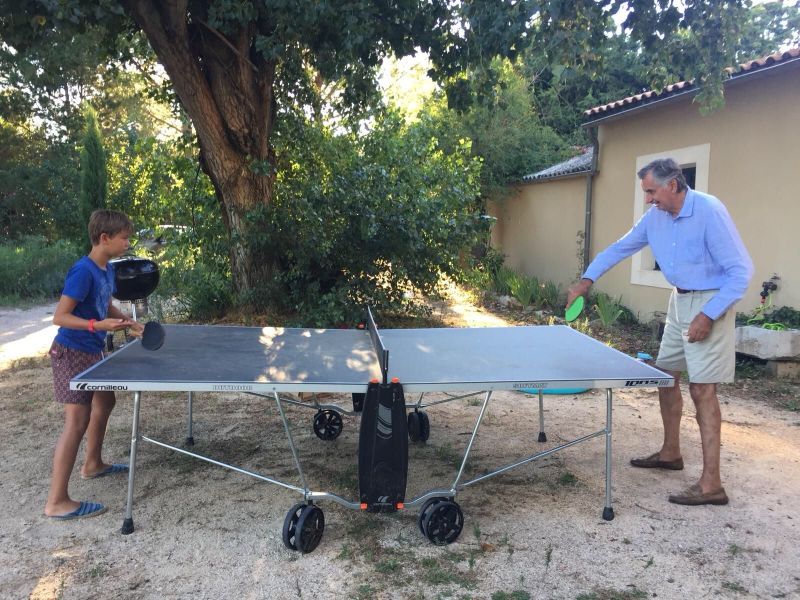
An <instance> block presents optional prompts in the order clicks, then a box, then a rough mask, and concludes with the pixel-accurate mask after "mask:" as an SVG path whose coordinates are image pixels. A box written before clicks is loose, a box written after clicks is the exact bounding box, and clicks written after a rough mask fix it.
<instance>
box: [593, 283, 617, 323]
mask: <svg viewBox="0 0 800 600" xmlns="http://www.w3.org/2000/svg"><path fill="white" fill-rule="evenodd" d="M595 302H596V304H595V305H594V309H595V311H596V312H597V316H598V317H599V319H600V322H601V323H602V324H603V327H605V328H606V329H608V328H610V327H611V326H612V325H614V323H616V322H617V319H619V318H620V316H621V315H622V313H623V310H622V308H620V305H619V299H617V300H613V299H612V298H611V296H609V295H608V294H604V293H603V292H600V293H598V294H597V296H595Z"/></svg>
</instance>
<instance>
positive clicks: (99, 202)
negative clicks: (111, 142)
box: [80, 106, 108, 223]
mask: <svg viewBox="0 0 800 600" xmlns="http://www.w3.org/2000/svg"><path fill="white" fill-rule="evenodd" d="M84 118H85V120H86V121H85V127H84V133H83V146H82V147H81V196H80V213H81V216H82V217H83V222H84V223H88V222H89V216H90V215H91V214H92V212H94V211H95V210H97V209H99V208H105V207H106V197H107V196H108V175H107V173H106V153H105V150H103V140H102V138H101V136H100V128H99V127H98V125H97V113H96V112H95V110H94V109H93V108H92V107H91V106H86V108H85V110H84Z"/></svg>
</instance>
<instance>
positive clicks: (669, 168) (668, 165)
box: [636, 158, 689, 192]
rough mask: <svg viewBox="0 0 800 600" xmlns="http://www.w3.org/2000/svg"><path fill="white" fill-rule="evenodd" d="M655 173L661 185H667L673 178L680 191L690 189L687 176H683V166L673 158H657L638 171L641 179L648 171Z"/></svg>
mask: <svg viewBox="0 0 800 600" xmlns="http://www.w3.org/2000/svg"><path fill="white" fill-rule="evenodd" d="M651 172H652V174H653V179H655V180H656V183H657V184H658V185H659V187H660V186H664V185H667V184H668V183H669V182H670V181H672V180H673V179H674V180H675V182H676V183H677V184H678V190H677V191H679V192H682V191H684V190H686V189H689V186H688V184H687V183H686V177H684V176H683V170H682V169H681V166H680V165H679V164H678V163H677V162H675V161H674V160H673V159H671V158H657V159H656V160H654V161H652V162H650V163H648V164H646V165H645V166H643V167H642V168H641V169H639V171H638V172H637V173H636V174H637V175H638V176H639V179H644V178H645V177H647V174H648V173H651Z"/></svg>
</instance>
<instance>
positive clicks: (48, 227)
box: [0, 117, 85, 240]
mask: <svg viewBox="0 0 800 600" xmlns="http://www.w3.org/2000/svg"><path fill="white" fill-rule="evenodd" d="M76 158H77V157H76V154H75V153H74V151H73V149H72V148H71V147H69V146H68V145H66V144H62V143H60V142H48V140H47V139H46V136H45V133H44V131H43V130H42V129H41V128H36V127H28V126H22V125H20V124H17V123H14V122H12V121H7V120H4V119H3V118H2V117H0V236H2V238H3V239H5V240H17V239H20V238H22V237H23V236H26V235H40V236H45V237H46V238H47V239H49V240H56V239H59V238H70V239H82V238H81V234H82V232H83V231H84V230H85V223H81V221H80V215H79V214H78V211H77V210H75V205H76V202H75V199H76V197H77V188H78V169H77V166H78V165H77V160H76Z"/></svg>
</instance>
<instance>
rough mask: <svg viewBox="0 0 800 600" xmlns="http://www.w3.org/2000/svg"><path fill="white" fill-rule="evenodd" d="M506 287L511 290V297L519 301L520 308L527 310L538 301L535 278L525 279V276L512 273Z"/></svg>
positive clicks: (537, 285) (537, 287) (537, 282)
mask: <svg viewBox="0 0 800 600" xmlns="http://www.w3.org/2000/svg"><path fill="white" fill-rule="evenodd" d="M508 285H509V287H510V288H511V295H512V296H514V298H516V299H517V300H519V303H520V304H522V308H528V307H529V306H530V305H531V304H533V303H534V302H536V301H537V300H538V297H537V293H538V291H539V280H538V279H536V277H526V276H525V275H519V274H517V273H514V276H513V277H511V279H510V280H509V282H508Z"/></svg>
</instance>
